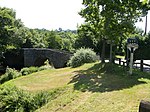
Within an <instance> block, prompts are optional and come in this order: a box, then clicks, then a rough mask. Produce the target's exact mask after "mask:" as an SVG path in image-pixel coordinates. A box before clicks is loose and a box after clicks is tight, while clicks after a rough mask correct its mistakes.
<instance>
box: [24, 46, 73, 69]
mask: <svg viewBox="0 0 150 112" xmlns="http://www.w3.org/2000/svg"><path fill="white" fill-rule="evenodd" d="M23 50H24V66H26V67H29V66H41V65H43V64H44V62H45V61H46V60H47V59H48V60H49V62H50V64H52V65H53V66H54V67H55V68H62V67H65V66H66V63H67V61H68V60H69V59H70V56H72V54H70V53H68V52H65V51H60V50H55V49H44V48H24V49H23Z"/></svg>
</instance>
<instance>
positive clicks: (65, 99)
mask: <svg viewBox="0 0 150 112" xmlns="http://www.w3.org/2000/svg"><path fill="white" fill-rule="evenodd" d="M7 84H12V85H15V86H16V87H17V88H20V89H23V90H25V91H28V92H30V93H33V94H35V93H37V92H39V91H50V90H53V89H56V90H57V89H58V90H59V91H60V89H59V88H61V91H60V92H59V95H57V96H55V98H52V100H49V102H48V103H47V104H45V105H44V106H42V107H41V108H39V109H37V110H36V111H37V112H91V111H92V112H137V111H138V106H139V102H140V101H141V100H142V99H147V98H150V74H149V73H146V72H140V71H138V70H134V74H133V75H132V76H131V75H129V74H128V73H127V72H126V70H125V68H122V67H121V66H118V65H112V64H108V63H107V64H101V63H92V64H85V65H83V66H81V67H78V68H63V69H56V70H55V69H52V70H44V71H40V72H37V73H33V74H31V75H28V76H23V77H20V78H17V79H15V80H11V81H9V82H7V83H4V84H3V85H7ZM62 89H63V91H62Z"/></svg>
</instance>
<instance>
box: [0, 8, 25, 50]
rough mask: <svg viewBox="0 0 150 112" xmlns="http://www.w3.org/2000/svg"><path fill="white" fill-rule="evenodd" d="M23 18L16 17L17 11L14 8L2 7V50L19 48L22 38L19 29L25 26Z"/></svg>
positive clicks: (0, 28)
mask: <svg viewBox="0 0 150 112" xmlns="http://www.w3.org/2000/svg"><path fill="white" fill-rule="evenodd" d="M23 26H24V25H23V23H22V22H21V20H19V19H18V20H17V19H16V12H15V11H14V10H13V9H9V8H5V7H4V8H1V7H0V51H1V52H5V51H6V49H11V48H18V47H19V46H18V45H19V44H20V43H22V41H23V40H22V39H23V38H20V37H19V36H18V29H19V28H21V27H23Z"/></svg>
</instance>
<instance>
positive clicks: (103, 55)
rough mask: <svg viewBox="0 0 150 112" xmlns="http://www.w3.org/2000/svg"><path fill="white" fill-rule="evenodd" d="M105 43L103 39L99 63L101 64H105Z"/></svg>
mask: <svg viewBox="0 0 150 112" xmlns="http://www.w3.org/2000/svg"><path fill="white" fill-rule="evenodd" d="M105 43H106V40H105V39H104V40H103V46H102V53H101V62H102V63H105Z"/></svg>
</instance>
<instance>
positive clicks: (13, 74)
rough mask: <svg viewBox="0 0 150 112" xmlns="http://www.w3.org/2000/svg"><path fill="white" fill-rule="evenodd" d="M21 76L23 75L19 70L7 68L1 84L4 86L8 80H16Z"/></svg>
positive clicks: (0, 79)
mask: <svg viewBox="0 0 150 112" xmlns="http://www.w3.org/2000/svg"><path fill="white" fill-rule="evenodd" d="M20 76H21V73H19V72H18V71H17V70H15V69H12V68H9V67H7V68H6V73H5V74H4V75H2V76H1V77H0V83H1V84H2V83H4V82H6V81H8V80H11V79H15V78H17V77H20Z"/></svg>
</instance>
